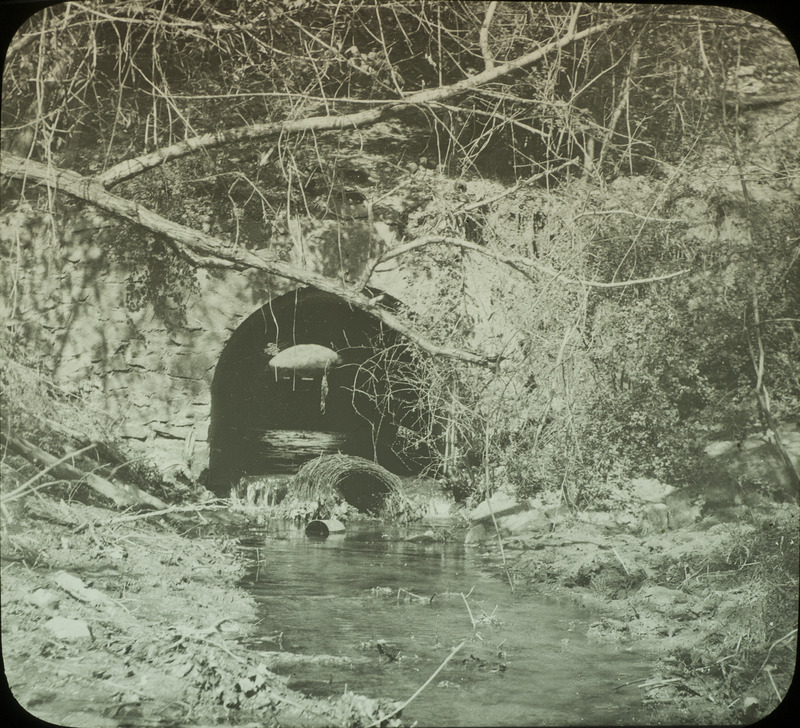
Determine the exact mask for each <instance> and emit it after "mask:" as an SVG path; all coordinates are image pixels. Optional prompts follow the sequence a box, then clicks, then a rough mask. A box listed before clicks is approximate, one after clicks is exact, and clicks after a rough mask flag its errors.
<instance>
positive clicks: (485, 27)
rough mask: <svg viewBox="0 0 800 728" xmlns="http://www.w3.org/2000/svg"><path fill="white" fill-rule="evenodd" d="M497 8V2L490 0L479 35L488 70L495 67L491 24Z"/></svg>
mask: <svg viewBox="0 0 800 728" xmlns="http://www.w3.org/2000/svg"><path fill="white" fill-rule="evenodd" d="M495 10H497V3H496V2H490V3H489V5H488V6H487V8H486V16H485V17H484V18H483V23H482V24H481V32H480V36H479V37H480V45H481V53H482V54H483V62H484V64H485V65H486V70H487V71H491V70H492V69H493V68H494V56H493V55H492V51H491V49H490V48H489V26H490V25H491V24H492V18H494V11H495Z"/></svg>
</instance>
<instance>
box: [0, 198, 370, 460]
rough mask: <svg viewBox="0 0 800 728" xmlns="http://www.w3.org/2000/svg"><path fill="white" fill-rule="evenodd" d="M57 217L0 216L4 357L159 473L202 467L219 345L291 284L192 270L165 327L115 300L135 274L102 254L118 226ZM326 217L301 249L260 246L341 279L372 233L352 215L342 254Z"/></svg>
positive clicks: (95, 218) (149, 313)
mask: <svg viewBox="0 0 800 728" xmlns="http://www.w3.org/2000/svg"><path fill="white" fill-rule="evenodd" d="M58 224H59V223H58V222H56V221H55V220H54V217H53V216H50V215H43V214H41V213H33V212H25V211H19V210H18V211H15V212H12V213H9V214H6V215H3V216H2V217H0V250H2V252H3V260H2V269H1V270H0V317H1V318H2V320H3V321H4V325H5V327H6V335H7V339H6V340H7V341H11V342H12V346H13V347H14V348H15V349H17V350H18V351H16V352H15V353H14V354H13V355H14V356H15V358H20V359H24V360H25V361H26V362H27V363H29V364H33V365H34V366H35V367H37V368H39V369H40V370H41V371H42V372H43V373H44V374H46V375H47V376H48V377H50V378H52V380H53V381H54V382H55V383H56V384H57V386H59V387H60V388H61V389H62V390H63V391H64V392H66V393H68V394H73V395H76V396H77V397H79V398H80V401H81V403H82V406H86V407H90V408H96V409H97V410H98V411H100V412H103V413H104V414H105V415H106V416H108V417H110V418H112V420H113V423H114V425H113V432H111V433H109V434H110V435H112V436H117V437H121V438H123V439H124V440H125V441H127V442H128V443H129V444H130V445H132V448H131V449H132V450H134V451H139V452H142V453H143V454H145V455H146V456H147V458H148V459H149V460H150V461H151V462H152V463H154V464H155V465H156V466H158V467H159V469H161V470H162V471H164V472H167V473H169V471H171V470H183V471H184V472H189V473H191V474H192V475H195V476H196V475H198V474H199V473H200V472H201V471H202V469H203V468H205V467H206V465H207V464H208V429H209V424H210V403H211V381H212V379H213V376H214V367H215V365H216V362H217V360H218V359H219V356H220V353H221V352H222V349H223V347H224V346H225V343H226V342H227V340H228V338H229V337H230V335H231V334H232V333H233V331H235V329H236V328H237V326H238V325H239V324H240V323H241V322H242V321H244V319H245V318H247V317H248V316H249V315H250V314H251V313H253V311H255V310H257V309H258V308H259V307H260V306H262V305H263V304H264V303H266V302H267V301H269V300H270V298H272V297H274V296H277V295H280V294H282V293H285V292H286V291H288V290H291V289H292V288H293V287H294V284H293V283H292V282H290V281H286V280H281V279H273V278H270V277H269V276H265V275H263V274H260V273H258V272H250V271H248V272H238V271H230V270H223V271H220V270H200V271H198V272H197V275H196V278H197V286H196V287H194V288H192V287H189V288H187V293H186V296H185V317H184V320H183V321H182V323H180V325H176V324H175V322H174V321H173V322H172V324H170V323H169V321H167V320H165V317H164V316H163V315H159V314H158V313H157V312H156V310H155V309H154V307H153V305H152V304H150V303H145V304H144V305H142V306H141V308H140V309H139V310H131V306H130V305H129V302H126V297H127V296H128V294H127V289H128V279H129V277H130V276H132V275H135V274H136V271H135V270H131V269H129V268H126V267H125V266H124V265H123V264H122V263H121V262H120V258H119V256H115V255H114V246H121V245H124V244H125V239H124V232H123V233H122V234H121V229H120V227H118V226H117V225H116V224H115V223H114V222H113V221H109V220H108V219H106V218H104V217H103V216H101V215H98V214H95V213H92V212H88V213H80V214H78V215H77V216H74V217H73V218H71V219H70V220H69V221H68V222H67V223H65V224H64V225H63V227H62V228H61V229H58ZM336 224H337V223H332V224H330V225H327V226H322V227H320V228H319V229H318V230H317V231H316V232H315V233H314V234H311V235H303V236H302V238H300V236H295V239H297V240H300V239H302V245H301V246H300V245H293V244H292V235H291V234H290V235H288V236H287V239H288V243H287V240H283V241H278V244H275V243H273V249H272V250H271V252H273V253H274V252H275V251H274V247H280V246H281V245H282V246H283V248H284V251H283V252H284V254H285V255H286V257H288V258H289V259H290V260H292V261H294V262H295V263H296V264H302V265H304V266H305V267H307V268H309V269H311V270H316V271H319V272H324V273H326V274H328V275H331V274H332V273H334V274H335V271H336V270H337V268H338V267H342V268H349V270H345V272H344V275H347V277H348V278H350V277H351V276H352V275H355V274H357V273H358V267H359V265H360V262H361V259H363V258H364V257H365V254H366V253H367V252H368V251H371V250H372V249H374V246H375V245H376V244H380V241H379V240H378V242H377V243H376V242H375V236H374V235H373V233H372V232H370V231H369V230H366V229H365V226H364V225H365V224H363V223H353V224H352V225H351V227H354V229H350V230H348V231H347V234H346V235H345V236H344V237H345V239H348V240H350V241H351V245H350V249H349V250H345V251H344V254H345V255H346V256H347V260H346V261H342V260H341V257H340V256H341V254H342V246H341V240H342V237H343V236H342V234H341V229H335V226H336ZM331 241H335V243H336V244H335V248H334V246H332V245H331ZM287 244H288V245H289V246H290V249H289V250H288V251H287V250H286V246H287ZM332 250H334V251H335V252H332ZM340 263H345V265H342V266H339V264H340ZM166 318H167V319H168V318H170V317H166ZM19 349H24V356H23V355H21V354H23V352H21V351H19Z"/></svg>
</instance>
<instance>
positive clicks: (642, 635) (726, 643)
mask: <svg viewBox="0 0 800 728" xmlns="http://www.w3.org/2000/svg"><path fill="white" fill-rule="evenodd" d="M526 514H527V515H526ZM548 514H549V515H548ZM526 519H527V520H526ZM496 521H497V523H498V530H499V532H500V534H501V535H502V536H503V539H502V541H503V551H502V554H501V552H500V549H499V544H498V539H497V531H495V529H494V528H493V527H488V526H487V527H483V526H481V527H480V528H479V527H473V529H472V530H471V531H470V533H469V535H468V538H467V541H468V543H469V544H470V545H469V546H468V547H470V548H474V549H483V550H486V551H487V552H491V553H493V554H494V555H495V556H496V558H497V559H498V562H500V561H502V560H503V557H504V566H503V565H502V564H498V566H499V568H500V569H501V570H504V571H505V572H506V576H507V578H508V579H509V581H510V582H511V583H512V584H513V585H514V588H515V590H517V592H519V593H521V594H531V595H533V594H539V595H557V596H560V597H562V598H566V599H569V600H571V601H574V602H576V603H578V604H581V605H584V606H586V607H587V608H590V609H591V610H592V611H593V612H596V613H600V614H602V615H603V616H602V618H600V619H598V620H596V621H595V622H593V623H592V624H591V625H590V627H589V631H588V633H589V636H590V638H591V639H593V640H596V641H598V642H605V643H609V644H617V645H618V644H636V645H639V646H642V647H645V648H646V649H649V650H653V651H654V652H655V653H656V654H658V655H659V656H660V659H659V660H658V662H657V664H655V665H654V669H653V673H652V676H651V677H650V678H649V679H648V680H646V681H640V682H639V686H640V688H641V690H642V696H643V700H644V702H645V704H646V705H649V706H650V708H651V710H652V721H653V722H654V723H660V724H680V723H685V724H698V723H701V724H702V723H706V724H707V723H717V724H744V723H749V722H752V721H754V720H757V719H759V718H762V717H764V716H767V715H769V714H770V713H772V711H773V710H775V709H776V708H777V707H778V706H779V704H781V702H782V701H783V699H784V697H785V696H786V694H787V691H788V690H789V687H790V685H791V683H792V681H793V678H794V670H795V663H796V655H797V624H798V618H797V614H798V612H797V607H798V602H797V596H798V546H797V544H798V517H797V507H796V506H795V505H794V504H792V505H788V504H783V505H781V504H773V505H770V506H766V505H762V506H761V507H759V508H737V509H733V511H725V512H724V513H723V512H722V511H716V512H709V513H708V514H707V515H705V516H703V517H700V518H698V520H697V521H696V522H694V523H691V524H687V525H685V526H682V527H680V528H675V529H672V528H668V527H667V526H666V523H665V524H664V528H653V527H652V524H647V526H646V527H643V526H642V524H641V523H638V522H636V521H635V520H632V519H631V518H630V517H629V516H627V515H625V514H621V513H620V514H611V513H604V514H597V513H594V514H590V513H586V514H582V515H576V516H568V515H567V516H559V517H557V518H554V517H553V513H552V512H548V511H547V509H544V510H541V511H539V512H537V511H535V510H534V509H532V510H529V511H522V512H520V511H519V509H517V512H512V513H509V514H507V515H506V516H503V515H500V516H499V517H497V518H496ZM515 523H516V524H517V526H520V524H524V525H525V527H523V530H521V531H520V532H517V533H510V531H513V530H516V529H515V528H514V527H513V526H514V524H515ZM504 524H505V525H504ZM509 524H510V525H511V526H512V528H511V529H509V528H506V526H508V525H509ZM476 532H477V533H476ZM782 707H783V708H785V706H782Z"/></svg>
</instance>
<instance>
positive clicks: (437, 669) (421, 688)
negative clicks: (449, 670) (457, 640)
mask: <svg viewBox="0 0 800 728" xmlns="http://www.w3.org/2000/svg"><path fill="white" fill-rule="evenodd" d="M465 644H467V642H466V640H464V641H463V642H462V643H461V644H460V645H458V647H455V648H453V651H452V652H451V653H450V654H449V655H448V656H447V657H446V658H445V660H444V662H443V663H442V664H441V665H439V667H437V668H436V670H435V671H434V673H433V674H432V675H431V676H430V677H429V678H428V679H427V680H426V681H425V682H424V683H422V685H420V687H419V689H418V690H417V692H415V693H414V694H413V695H412V696H411V697H410V698H409V699H408V700H406V702H405V703H403V704H402V705H401V706H400V707H399V708H395V709H394V710H393V711H392V712H391V713H389V714H388V715H383V716H381V717H380V718H378V719H377V720H375V721H374V722H372V723H370V724H369V725H368V726H367V728H375V727H376V726H379V725H380V724H381V723H383V722H384V721H385V720H389V718H391V717H393V716H395V715H397V714H398V713H400V712H401V711H402V710H403V709H404V708H405V707H406V706H407V705H408V704H409V703H411V701H412V700H414V699H416V697H417V696H418V695H419V694H420V693H421V692H422V691H423V690H424V689H425V688H426V687H428V685H429V684H430V683H431V681H432V680H433V678H435V677H436V676H437V675H438V674H439V673H440V672H441V671H442V668H444V666H445V665H446V664H447V663H448V662H450V660H452V659H453V657H454V656H455V654H456V653H457V652H458V651H459V650H460V649H461V648H462V647H463V646H464V645H465Z"/></svg>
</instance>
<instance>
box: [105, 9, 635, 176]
mask: <svg viewBox="0 0 800 728" xmlns="http://www.w3.org/2000/svg"><path fill="white" fill-rule="evenodd" d="M627 20H628V17H627V16H622V17H619V18H616V19H614V20H610V21H607V22H605V23H600V24H598V25H593V26H592V27H590V28H586V29H585V30H581V31H579V32H576V31H575V30H574V27H573V25H574V24H571V26H570V30H569V31H568V32H567V33H566V34H565V35H563V36H562V37H561V38H559V39H558V40H554V41H552V42H551V43H548V44H547V45H544V46H542V47H541V48H537V49H536V50H535V51H531V52H530V53H527V54H525V55H523V56H520V57H519V58H517V59H515V60H513V61H507V62H506V63H503V64H501V65H499V66H495V67H494V68H492V69H487V70H485V71H483V72H482V73H478V74H476V75H474V76H469V77H468V78H465V79H463V80H461V81H458V82H457V83H454V84H451V85H450V86H439V87H438V88H432V89H427V90H424V91H418V92H417V93H414V94H411V95H409V96H406V97H405V98H403V99H398V100H397V101H396V102H395V103H388V104H383V105H381V106H380V107H377V108H371V109H367V110H365V111H359V112H356V113H353V114H346V115H344V116H327V115H326V116H314V117H309V118H307V119H300V120H297V121H281V122H272V123H266V124H251V125H248V126H243V127H237V128H233V129H227V130H225V131H221V132H211V133H208V134H201V135H200V136H196V137H193V138H191V139H185V140H183V141H180V142H177V143H175V144H171V145H169V146H167V147H162V148H161V149H157V150H155V151H153V152H150V153H148V154H144V155H142V156H140V157H135V158H133V159H127V160H125V161H123V162H120V163H119V164H117V165H115V166H113V167H111V168H110V169H108V170H106V171H105V172H104V173H103V174H101V175H98V176H97V181H98V182H99V183H100V184H102V185H103V186H104V187H106V188H109V187H112V186H113V185H115V184H117V183H119V182H121V181H123V180H126V179H130V178H131V177H134V176H135V175H137V174H140V173H141V172H144V171H146V170H148V169H152V168H153V167H156V166H158V165H159V164H163V163H164V162H166V161H168V160H171V159H178V158H180V157H184V156H187V155H189V154H191V153H193V152H195V151H197V150H198V149H208V148H212V147H218V146H222V145H225V144H232V143H234V142H241V141H247V140H252V139H263V138H266V137H272V136H278V135H282V134H286V133H294V132H303V131H331V130H336V129H346V128H358V127H361V126H365V125H366V124H372V123H374V122H376V121H378V120H379V119H380V118H381V117H382V116H384V115H385V114H388V113H389V112H390V111H394V110H397V109H399V108H401V107H404V106H415V105H416V106H420V105H424V104H429V103H432V102H435V101H441V100H442V99H446V98H450V97H452V96H456V95H458V94H461V93H464V92H465V91H468V90H470V89H473V88H476V87H478V86H482V85H485V84H488V83H491V82H492V81H496V80H497V79H499V78H502V77H503V76H507V75H508V74H510V73H512V72H513V71H516V70H519V69H520V68H524V67H525V66H529V65H530V64H531V63H535V62H536V61H538V60H540V59H541V58H543V57H545V56H546V55H548V54H549V53H551V52H552V51H555V50H560V49H561V48H564V47H565V46H567V45H569V44H570V43H574V42H575V41H578V40H581V39H583V38H587V37H589V36H592V35H596V34H598V33H602V32H604V31H606V30H608V29H609V28H611V27H612V26H614V25H619V24H620V23H622V22H626V21H627Z"/></svg>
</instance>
